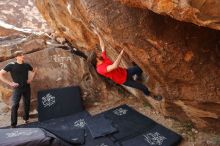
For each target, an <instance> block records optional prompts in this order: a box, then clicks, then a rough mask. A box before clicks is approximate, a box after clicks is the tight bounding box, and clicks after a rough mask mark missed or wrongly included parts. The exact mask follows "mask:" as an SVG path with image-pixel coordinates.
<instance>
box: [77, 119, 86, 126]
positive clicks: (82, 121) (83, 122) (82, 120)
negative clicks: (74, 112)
mask: <svg viewBox="0 0 220 146" xmlns="http://www.w3.org/2000/svg"><path fill="white" fill-rule="evenodd" d="M74 126H75V127H78V128H84V127H85V126H86V122H85V120H84V119H79V120H77V121H76V122H74Z"/></svg>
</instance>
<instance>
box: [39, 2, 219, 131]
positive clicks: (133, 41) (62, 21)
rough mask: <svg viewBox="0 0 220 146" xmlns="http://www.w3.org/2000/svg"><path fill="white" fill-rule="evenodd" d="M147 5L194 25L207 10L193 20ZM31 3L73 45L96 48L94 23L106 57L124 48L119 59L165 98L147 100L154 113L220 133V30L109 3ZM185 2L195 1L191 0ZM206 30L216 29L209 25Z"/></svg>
mask: <svg viewBox="0 0 220 146" xmlns="http://www.w3.org/2000/svg"><path fill="white" fill-rule="evenodd" d="M124 2H129V1H124ZM135 2H137V5H135V7H139V6H141V8H143V7H144V8H145V7H146V8H148V2H147V1H142V3H141V1H135ZM144 2H145V4H144ZM151 2H152V4H153V3H154V5H155V7H151V8H152V10H154V11H155V12H157V11H156V10H157V8H158V11H160V12H159V13H162V14H169V15H172V17H175V18H176V19H179V20H184V21H189V22H193V23H195V24H198V25H203V22H201V23H200V22H199V23H198V22H196V21H197V20H200V19H199V18H201V19H202V18H203V16H204V15H202V13H205V10H210V9H209V8H205V7H204V11H201V12H202V13H201V17H198V18H196V19H195V15H194V13H189V14H187V15H186V13H182V12H184V11H181V10H177V11H175V13H174V6H173V5H171V6H170V7H167V5H168V4H169V1H151ZM173 2H174V1H173ZM189 2H190V1H189ZM204 2H205V1H204ZM207 2H208V1H207ZM215 2H216V6H217V5H218V2H217V1H215ZM36 3H37V6H38V8H39V10H40V12H41V13H42V14H43V16H44V18H45V19H46V20H47V22H48V23H49V24H50V25H51V26H52V27H53V28H54V29H56V30H57V31H58V32H59V33H60V34H62V35H63V36H64V37H66V38H67V39H69V40H70V41H71V42H72V43H74V44H76V45H77V46H78V47H83V48H85V49H87V50H91V49H94V48H95V46H96V44H98V40H97V37H96V36H95V35H94V34H93V33H92V31H91V29H90V28H91V27H90V26H91V23H93V24H94V25H95V27H96V28H97V29H98V31H99V33H100V34H101V35H102V37H103V39H104V40H105V44H106V46H107V48H108V54H109V55H110V56H111V58H115V57H116V56H117V52H119V51H120V48H123V49H124V50H125V52H126V55H124V61H125V62H126V63H129V59H130V60H132V61H135V63H137V64H138V65H139V66H140V67H141V68H142V69H143V70H144V73H145V74H147V75H149V80H148V82H147V85H148V86H149V88H150V89H151V90H152V91H153V92H154V93H158V94H161V95H162V96H163V97H164V100H163V101H162V102H155V101H153V100H150V99H149V98H148V99H149V101H150V103H151V104H152V105H153V106H154V107H155V108H156V110H158V111H160V112H162V113H163V114H164V115H166V116H171V117H175V118H178V119H180V120H181V121H192V122H193V123H194V124H195V125H196V126H197V127H199V128H203V129H204V130H210V129H214V130H215V131H219V129H220V125H219V124H217V123H218V122H219V119H220V109H219V106H220V79H219V75H220V70H219V67H220V64H219V62H220V61H219V60H220V59H219V57H220V56H219V54H220V32H219V31H216V30H211V29H208V28H203V27H199V26H196V25H193V24H190V23H185V22H179V21H176V20H174V19H172V18H170V17H167V16H161V15H158V14H155V13H153V12H152V11H149V10H147V9H140V8H133V7H130V6H129V7H128V6H127V5H123V4H121V2H117V1H114V0H75V1H68V0H57V1H49V0H37V1H36ZM130 3H132V1H130ZM163 4H167V5H163ZM179 4H183V3H182V2H181V3H179ZM179 4H176V5H179ZM190 4H191V5H192V4H193V5H197V4H198V3H196V1H193V2H192V1H191V2H190ZM205 4H207V3H205ZM157 5H158V6H157ZM132 6H133V5H132ZM162 6H164V7H162ZM205 6H206V5H205ZM153 8H155V9H153ZM162 8H164V9H162ZM165 8H167V9H165ZM177 8H178V7H177ZM168 10H171V12H173V13H168ZM172 10H173V11H172ZM215 10H216V9H215ZM215 10H213V13H214V11H215ZM210 11H211V10H210ZM186 12H187V11H186ZM216 12H219V11H216ZM173 15H174V16H173ZM210 15H211V14H210ZM198 16H199V15H198ZM180 18H181V19H180ZM183 18H184V19H183ZM188 18H190V19H188ZM208 18H209V17H208ZM208 18H207V19H204V21H205V20H208ZM213 19H214V18H213ZM216 19H217V18H216ZM209 26H210V27H212V28H216V29H217V28H218V27H217V24H216V25H214V23H210V24H209Z"/></svg>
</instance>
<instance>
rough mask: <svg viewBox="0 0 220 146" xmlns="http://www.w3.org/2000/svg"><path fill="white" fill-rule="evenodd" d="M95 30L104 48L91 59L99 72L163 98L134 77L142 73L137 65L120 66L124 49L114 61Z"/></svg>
mask: <svg viewBox="0 0 220 146" xmlns="http://www.w3.org/2000/svg"><path fill="white" fill-rule="evenodd" d="M94 32H95V33H96V34H97V35H98V37H99V41H100V47H101V50H102V54H101V56H96V55H95V57H93V58H94V59H93V61H91V62H92V64H93V65H94V66H95V67H96V70H97V72H98V73H99V74H100V75H102V76H104V77H106V78H109V79H111V80H112V81H114V82H115V83H117V84H120V85H126V86H129V87H133V88H136V89H139V90H141V91H142V92H144V94H145V95H147V96H152V97H153V98H154V99H155V100H161V99H162V97H161V96H153V95H152V94H151V92H150V91H149V90H148V88H147V87H146V86H144V85H143V84H141V83H139V82H137V81H135V80H134V79H133V76H134V75H137V76H140V75H141V74H142V70H141V69H140V68H139V67H138V66H137V65H136V66H134V67H130V68H128V69H125V68H122V67H120V66H119V64H120V62H121V59H122V55H123V53H124V50H122V51H121V52H120V54H119V55H118V57H117V59H116V60H115V61H114V62H112V61H111V60H110V59H109V58H108V57H107V55H106V51H105V47H104V42H103V40H102V38H101V36H100V35H99V34H98V33H97V31H96V30H94ZM94 54H95V53H94Z"/></svg>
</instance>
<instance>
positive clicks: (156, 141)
mask: <svg viewBox="0 0 220 146" xmlns="http://www.w3.org/2000/svg"><path fill="white" fill-rule="evenodd" d="M143 136H144V139H145V141H147V142H148V143H149V144H150V145H162V144H163V141H164V140H165V139H167V138H166V137H164V136H161V135H160V134H159V133H158V132H155V133H148V134H144V135H143Z"/></svg>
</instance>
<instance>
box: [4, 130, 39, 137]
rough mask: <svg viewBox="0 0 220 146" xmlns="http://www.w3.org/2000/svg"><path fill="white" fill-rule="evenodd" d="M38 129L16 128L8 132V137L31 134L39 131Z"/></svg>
mask: <svg viewBox="0 0 220 146" xmlns="http://www.w3.org/2000/svg"><path fill="white" fill-rule="evenodd" d="M37 132H38V131H37V130H23V131H21V130H15V131H12V132H10V133H6V136H7V138H12V137H18V136H29V135H32V134H33V133H37Z"/></svg>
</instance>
